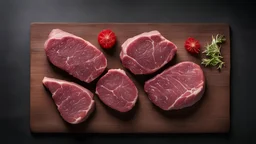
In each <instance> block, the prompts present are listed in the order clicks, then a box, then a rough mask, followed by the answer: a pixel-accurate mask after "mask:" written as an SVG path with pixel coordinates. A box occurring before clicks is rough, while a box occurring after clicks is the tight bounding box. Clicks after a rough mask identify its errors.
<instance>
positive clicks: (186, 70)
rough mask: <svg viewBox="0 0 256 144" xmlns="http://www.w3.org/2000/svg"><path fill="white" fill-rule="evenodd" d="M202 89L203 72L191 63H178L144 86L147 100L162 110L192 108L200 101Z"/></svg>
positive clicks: (203, 82) (203, 83)
mask: <svg viewBox="0 0 256 144" xmlns="http://www.w3.org/2000/svg"><path fill="white" fill-rule="evenodd" d="M204 89H205V79H204V74H203V71H202V69H201V68H200V66H199V65H197V64H195V63H193V62H181V63H178V64H176V65H174V66H172V67H170V68H168V69H166V70H164V71H163V72H162V73H160V74H158V75H156V76H155V77H154V78H152V79H150V80H148V81H146V83H145V85H144V90H145V91H146V93H147V94H148V97H149V99H150V100H151V101H152V102H153V103H154V104H155V105H156V106H158V107H160V108H161V109H163V110H172V109H182V108H185V107H189V106H192V105H193V104H195V103H196V102H197V101H198V100H200V99H201V97H202V95H203V93H204Z"/></svg>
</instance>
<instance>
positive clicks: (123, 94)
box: [96, 69, 138, 112]
mask: <svg viewBox="0 0 256 144" xmlns="http://www.w3.org/2000/svg"><path fill="white" fill-rule="evenodd" d="M96 94H97V95H98V96H99V98H100V100H101V101H102V102H103V103H105V104H106V105H107V106H109V107H110V108H112V109H115V110H117V111H119V112H127V111H129V110H131V109H132V108H133V107H134V105H135V103H136V101H137V99H138V90H137V87H136V86H135V84H134V83H133V82H132V80H131V79H130V78H129V77H128V76H127V75H126V73H125V72H124V70H121V69H110V70H109V71H108V72H107V73H106V74H105V75H104V76H102V77H101V78H100V79H99V81H98V82H97V86H96Z"/></svg>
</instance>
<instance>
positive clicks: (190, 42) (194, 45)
mask: <svg viewBox="0 0 256 144" xmlns="http://www.w3.org/2000/svg"><path fill="white" fill-rule="evenodd" d="M184 46H185V48H186V50H187V51H188V52H190V53H192V54H198V53H199V52H200V43H199V41H198V40H196V39H194V38H192V37H189V38H188V39H187V40H186V41H185V44H184Z"/></svg>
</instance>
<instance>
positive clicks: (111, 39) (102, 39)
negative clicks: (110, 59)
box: [98, 29, 116, 49]
mask: <svg viewBox="0 0 256 144" xmlns="http://www.w3.org/2000/svg"><path fill="white" fill-rule="evenodd" d="M98 42H99V44H100V46H101V47H102V48H104V49H109V48H112V47H113V46H114V45H115V43H116V35H115V33H114V32H113V31H111V30H110V29H104V30H102V31H101V32H100V33H99V35H98Z"/></svg>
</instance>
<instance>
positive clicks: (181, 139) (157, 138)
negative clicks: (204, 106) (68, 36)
mask: <svg viewBox="0 0 256 144" xmlns="http://www.w3.org/2000/svg"><path fill="white" fill-rule="evenodd" d="M255 5H256V3H246V2H245V1H243V3H241V2H228V0H215V1H214V3H210V0H201V2H193V3H192V2H190V3H188V2H184V0H180V1H179V3H178V2H173V1H171V0H154V1H153V0H140V1H139V0H129V1H128V0H105V1H103V0H102V1H99V0H94V1H93V2H89V1H85V0H76V1H74V0H73V1H71V0H58V1H57V0H41V1H35V0H23V1H20V0H8V1H0V18H1V21H0V25H1V27H0V36H1V39H0V43H1V48H0V55H1V56H0V60H1V63H0V67H1V76H2V78H1V81H0V84H1V89H2V92H3V93H2V94H1V102H0V103H1V105H0V109H1V111H2V113H1V114H0V127H1V135H0V137H1V140H2V141H4V140H6V142H8V143H14V142H18V143H29V142H30V143H44V144H46V143H62V144H64V143H67V142H83V143H99V142H101V143H121V142H124V143H155V142H157V143H159V144H160V143H202V144H205V143H207V144H209V143H213V144H216V143H218V144H221V143H228V142H230V143H256V140H255V138H253V136H254V135H253V133H255V132H256V123H255V121H256V115H255V112H254V109H255V108H254V105H255V101H256V96H255V93H254V89H255V88H254V81H255V80H256V76H255V73H256V69H255V68H254V63H253V61H254V57H255V56H254V52H256V47H255V32H256V29H255V25H256V22H255V14H256V13H255V12H254V11H255V8H256V7H255ZM31 22H178V23H181V22H194V23H199V22H202V23H208V22H214V23H215V22H221V23H229V24H230V28H231V66H232V71H231V83H232V84H231V131H230V133H229V134H193V135H189V134H186V135H178V134H169V135H168V134H166V135H157V134H155V135H144V134H143V135H131V134H129V135H89V136H87V135H79V136H74V135H53V134H49V135H32V134H31V133H30V129H29V78H30V75H29V74H30V68H29V66H30V65H29V63H30V62H29V60H30V53H29V48H30V43H29V40H30V39H29V32H30V23H31ZM253 141H254V142H253ZM6 142H5V143H6Z"/></svg>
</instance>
